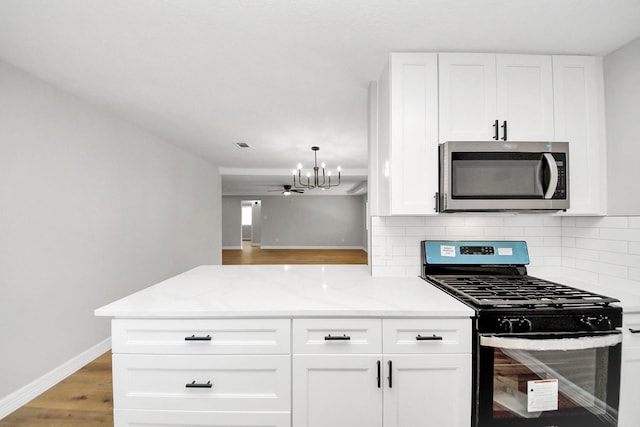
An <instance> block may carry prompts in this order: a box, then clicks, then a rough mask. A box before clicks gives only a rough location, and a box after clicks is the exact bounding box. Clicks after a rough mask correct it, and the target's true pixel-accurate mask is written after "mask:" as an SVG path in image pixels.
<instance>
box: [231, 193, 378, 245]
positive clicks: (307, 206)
mask: <svg viewBox="0 0 640 427" xmlns="http://www.w3.org/2000/svg"><path fill="white" fill-rule="evenodd" d="M365 198H366V196H308V195H306V194H305V195H304V196H303V195H291V196H288V197H284V196H264V197H261V196H224V197H223V198H222V246H223V248H234V247H235V248H238V247H239V246H240V245H241V241H240V239H241V234H240V228H241V225H240V222H241V221H240V216H241V211H240V210H241V207H240V206H241V203H242V201H243V200H252V199H253V200H260V201H261V204H260V214H259V215H260V217H261V218H260V221H256V218H255V211H254V218H253V222H254V227H255V224H257V226H258V227H259V228H260V229H259V230H258V231H256V229H255V228H254V239H256V238H259V240H258V241H259V242H260V244H261V245H262V246H263V247H278V246H281V247H287V246H295V247H307V246H308V247H357V248H363V249H366V248H367V232H366V229H365ZM256 233H259V234H258V235H259V237H256ZM276 238H277V239H278V241H277V242H276ZM343 239H344V240H343Z"/></svg>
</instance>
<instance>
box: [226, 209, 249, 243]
mask: <svg viewBox="0 0 640 427" xmlns="http://www.w3.org/2000/svg"><path fill="white" fill-rule="evenodd" d="M243 200H247V198H246V197H235V196H224V197H223V198H222V248H223V249H240V248H242V201H243Z"/></svg>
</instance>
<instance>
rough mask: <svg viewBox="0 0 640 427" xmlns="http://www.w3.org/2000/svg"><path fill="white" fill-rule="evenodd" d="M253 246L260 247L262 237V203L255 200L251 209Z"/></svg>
mask: <svg viewBox="0 0 640 427" xmlns="http://www.w3.org/2000/svg"><path fill="white" fill-rule="evenodd" d="M251 227H252V233H251V244H252V245H253V246H260V241H261V236H262V201H260V200H255V201H254V203H253V205H252V209H251Z"/></svg>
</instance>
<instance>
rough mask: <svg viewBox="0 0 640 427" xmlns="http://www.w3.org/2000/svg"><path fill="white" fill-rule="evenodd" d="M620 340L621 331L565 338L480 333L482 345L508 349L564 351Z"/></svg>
mask: <svg viewBox="0 0 640 427" xmlns="http://www.w3.org/2000/svg"><path fill="white" fill-rule="evenodd" d="M621 342H622V333H621V332H620V331H615V332H611V333H607V334H599V335H591V336H581V337H577V338H576V337H566V338H537V339H536V338H526V337H525V336H524V335H522V336H518V337H512V336H497V335H482V336H480V345H481V346H484V347H494V348H504V349H509V350H530V351H531V350H533V351H566V350H586V349H592V348H602V347H611V346H615V345H618V344H620V343H621Z"/></svg>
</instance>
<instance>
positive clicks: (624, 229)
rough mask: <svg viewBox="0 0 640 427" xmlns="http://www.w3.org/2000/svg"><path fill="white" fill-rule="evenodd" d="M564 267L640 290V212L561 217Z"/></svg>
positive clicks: (567, 271)
mask: <svg viewBox="0 0 640 427" xmlns="http://www.w3.org/2000/svg"><path fill="white" fill-rule="evenodd" d="M562 270H563V272H564V273H565V274H571V275H572V276H573V277H576V278H577V279H582V280H588V281H591V282H593V283H601V284H607V283H609V282H611V281H615V282H616V283H618V284H627V285H629V286H631V287H633V288H634V289H636V290H640V216H628V217H627V216H619V217H564V218H562Z"/></svg>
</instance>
